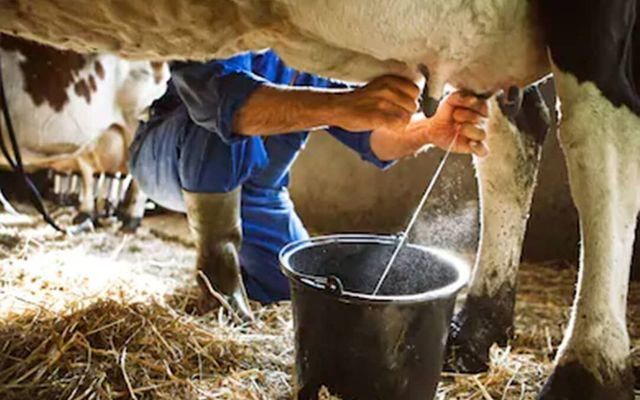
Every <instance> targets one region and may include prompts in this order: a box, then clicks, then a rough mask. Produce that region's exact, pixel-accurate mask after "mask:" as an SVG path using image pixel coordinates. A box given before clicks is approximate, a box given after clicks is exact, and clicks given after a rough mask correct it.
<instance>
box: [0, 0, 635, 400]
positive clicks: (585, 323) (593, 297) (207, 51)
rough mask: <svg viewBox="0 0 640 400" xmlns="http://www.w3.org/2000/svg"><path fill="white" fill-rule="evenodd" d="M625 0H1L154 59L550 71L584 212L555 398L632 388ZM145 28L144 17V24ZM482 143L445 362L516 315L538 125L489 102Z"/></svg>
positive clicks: (52, 37) (464, 361)
mask: <svg viewBox="0 0 640 400" xmlns="http://www.w3.org/2000/svg"><path fill="white" fill-rule="evenodd" d="M638 4H639V3H638V1H633V0H609V1H602V0H563V1H557V0H396V1H389V0H367V1H362V0H324V1H304V0H186V1H181V2H176V1H171V0H160V1H155V2H154V3H153V7H150V6H149V5H148V3H147V2H135V1H133V2H132V1H127V0H109V1H89V0H0V10H2V12H0V31H4V32H7V33H11V34H14V35H22V36H25V37H29V38H34V39H38V40H41V41H44V42H48V43H52V44H57V45H60V46H64V47H70V48H75V49H79V50H95V49H101V50H109V51H117V52H120V53H121V54H124V55H128V56H138V57H153V58H158V59H168V58H171V59H175V58H192V59H195V58H197V59H204V58H210V57H224V56H228V55H231V54H233V53H236V52H239V51H243V50H249V49H261V48H266V47H271V48H274V49H275V50H276V51H277V52H278V53H279V54H280V55H281V56H282V58H283V59H284V60H285V61H286V62H287V63H289V64H290V65H292V66H293V67H296V68H299V69H303V70H307V71H309V72H315V73H320V74H323V75H328V76H332V77H336V78H342V79H351V80H357V81H366V80H369V79H371V78H373V77H375V76H377V75H381V74H385V73H396V74H404V75H407V76H412V77H415V76H417V75H418V68H417V66H418V65H420V64H422V65H424V66H425V67H426V68H423V70H428V72H429V74H428V75H429V78H428V80H427V82H426V84H427V93H428V95H429V96H430V97H431V98H438V97H440V95H441V94H442V92H443V87H444V85H445V83H450V84H452V85H453V86H455V87H458V88H461V89H466V90H469V91H472V92H475V93H493V92H496V91H498V90H501V89H507V88H508V87H510V86H520V87H523V86H526V85H528V84H530V83H532V82H534V81H536V80H538V79H540V78H542V77H544V76H545V75H548V74H550V73H553V74H554V78H555V82H556V89H557V93H558V96H559V100H560V104H561V112H562V122H561V125H560V133H559V139H560V142H561V145H562V147H563V150H564V152H565V156H566V159H567V165H568V170H569V176H570V184H571V190H572V195H573V198H574V201H575V204H576V206H577V208H578V211H579V214H580V220H581V235H582V241H581V261H580V277H579V280H578V290H577V294H576V299H575V303H574V307H573V311H572V314H571V320H570V323H569V326H568V328H567V331H566V334H565V339H564V341H563V343H562V346H561V347H560V350H559V351H558V355H557V358H556V361H555V363H556V365H555V369H554V372H553V374H552V376H551V377H550V378H549V380H548V382H547V385H546V386H545V388H544V389H543V391H542V393H541V398H543V399H545V400H551V399H576V400H578V399H626V400H629V399H632V398H633V383H632V382H633V377H632V373H631V365H630V349H629V335H628V331H627V327H626V315H625V311H626V298H627V281H628V277H629V265H630V258H631V249H632V243H633V239H634V229H633V228H634V226H635V224H636V217H637V214H638V210H640V190H638V187H639V186H638V182H640V159H639V157H638V154H640V134H638V131H640V93H639V91H638V89H637V87H636V83H637V82H639V81H640V58H639V54H638V52H637V49H638V48H640V21H638V20H637V10H638ZM141 27H144V28H141ZM493 113H494V115H493V116H492V123H491V127H492V129H493V130H494V132H492V133H493V134H490V143H489V145H490V147H491V151H492V153H491V155H490V156H489V157H487V158H486V159H484V160H481V161H478V162H477V163H476V166H477V169H478V178H479V181H480V192H481V204H482V232H481V243H480V251H479V256H478V260H477V263H476V268H475V272H474V275H473V279H472V282H471V287H470V296H469V298H468V299H467V301H466V304H465V306H464V308H463V310H462V311H461V312H460V314H459V315H458V317H457V318H456V321H455V324H454V330H453V335H452V338H451V344H452V346H453V348H454V349H456V350H457V351H455V352H454V353H453V354H454V355H453V358H454V359H453V360H452V364H453V365H457V366H459V367H461V368H462V369H464V370H470V369H475V368H476V367H477V365H479V364H483V363H484V359H486V354H487V352H488V345H489V344H491V343H493V342H494V341H496V340H499V341H501V340H502V339H504V338H505V337H507V336H506V333H507V332H508V330H509V329H510V327H511V321H512V319H513V301H514V290H515V276H516V271H517V267H518V265H519V258H520V252H521V245H522V238H523V235H524V231H525V227H526V221H527V217H528V211H529V205H530V200H531V194H532V192H533V189H534V186H535V177H536V173H537V166H538V159H539V149H540V138H539V137H535V136H532V135H529V134H527V133H526V131H525V133H522V132H520V129H519V128H518V127H517V125H516V124H513V123H512V122H511V121H508V120H507V119H506V118H505V117H504V116H503V115H502V114H501V113H500V112H499V111H498V107H493Z"/></svg>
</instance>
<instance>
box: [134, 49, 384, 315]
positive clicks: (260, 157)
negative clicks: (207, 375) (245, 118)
mask: <svg viewBox="0 0 640 400" xmlns="http://www.w3.org/2000/svg"><path fill="white" fill-rule="evenodd" d="M266 82H270V83H275V84H285V85H295V86H312V87H317V88H327V87H331V88H339V87H342V88H343V87H345V85H344V84H342V83H338V82H334V81H331V80H328V79H324V78H320V77H317V76H314V75H311V74H307V73H303V72H298V71H296V70H293V69H291V68H289V67H287V66H286V65H284V63H283V62H282V61H281V60H280V59H279V58H278V57H277V55H276V54H275V53H274V52H272V51H266V52H262V53H244V54H241V55H238V56H236V57H233V58H230V59H227V60H216V61H211V62H208V63H177V64H174V65H173V66H172V79H171V82H170V84H169V89H168V91H167V93H166V94H165V95H164V96H163V97H162V98H161V99H159V100H158V101H156V102H155V103H154V104H153V106H152V116H151V118H150V119H149V121H148V122H146V123H142V124H141V125H140V127H139V129H138V132H137V133H136V137H135V139H134V142H133V144H132V145H131V150H130V161H129V163H130V171H131V173H132V174H133V176H134V177H135V178H136V179H137V180H138V182H139V184H140V186H141V188H142V190H143V192H144V193H145V194H147V195H148V196H149V197H150V198H151V199H152V200H153V201H155V202H157V203H158V204H160V205H162V206H163V207H166V208H169V209H172V210H175V211H180V212H184V211H185V206H184V201H183V199H182V189H185V190H187V191H190V192H200V193H226V192H229V191H232V190H234V189H236V188H237V187H238V186H242V204H241V217H242V230H243V243H242V247H241V250H240V262H241V266H242V273H243V279H244V282H245V286H246V289H247V293H248V295H249V297H250V298H252V299H254V300H258V301H260V302H263V303H268V302H272V301H279V300H283V299H288V298H289V287H288V282H287V280H286V278H285V277H284V275H282V273H281V272H280V270H279V266H278V253H279V251H280V249H281V248H282V247H283V246H284V245H285V244H287V243H289V242H291V241H294V240H298V239H304V238H307V237H308V233H307V231H306V229H305V228H304V226H303V224H302V222H301V221H300V219H299V218H298V216H297V215H296V213H295V210H294V206H293V203H292V202H291V199H290V197H289V192H288V190H287V186H288V184H289V169H290V167H291V165H292V164H293V162H294V160H295V159H296V157H297V155H298V153H299V152H300V149H301V148H302V147H303V146H304V144H305V142H306V141H307V137H308V132H299V133H290V134H283V135H273V136H268V137H264V138H263V137H259V136H243V135H238V134H236V133H234V132H232V129H231V125H232V121H233V116H234V114H235V112H236V111H237V110H238V109H239V108H240V107H242V105H243V104H244V102H245V101H246V99H247V98H248V96H249V95H250V94H251V93H252V92H253V91H254V90H255V89H257V88H258V87H260V86H261V85H263V84H265V83H266ZM327 130H328V132H329V133H330V134H331V135H332V136H334V137H335V138H336V139H338V140H339V141H340V142H342V143H344V144H345V145H347V146H348V147H350V148H352V149H353V150H355V151H357V152H358V153H360V155H361V157H362V158H363V159H364V160H367V161H369V162H372V163H373V164H375V165H376V166H378V167H380V168H385V167H386V166H388V165H389V164H390V163H388V162H383V161H380V160H379V159H378V158H376V156H375V155H374V154H373V152H372V151H371V147H370V145H369V137H370V134H371V133H370V132H358V133H353V132H347V131H344V130H342V129H340V128H337V127H329V128H328V129H327Z"/></svg>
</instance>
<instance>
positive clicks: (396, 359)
mask: <svg viewBox="0 0 640 400" xmlns="http://www.w3.org/2000/svg"><path fill="white" fill-rule="evenodd" d="M396 244H397V237H394V236H376V235H334V236H324V237H317V238H313V239H310V240H303V241H299V242H295V243H291V244H289V245H287V246H285V247H284V248H283V249H282V252H281V253H280V262H281V266H282V270H283V272H284V273H285V275H287V277H288V278H289V281H290V283H291V300H292V306H293V320H294V327H295V346H296V375H297V376H296V378H297V381H296V385H297V396H298V399H300V400H310V399H314V400H315V399H316V398H317V394H318V391H319V389H320V388H321V387H322V386H326V387H327V388H328V389H329V391H330V392H331V393H332V394H334V395H337V396H341V397H342V398H343V399H344V400H377V399H379V400H414V399H416V400H417V399H419V400H429V399H432V398H433V397H434V395H435V391H436V387H437V385H438V381H439V379H440V372H441V369H442V361H443V360H442V359H443V353H444V346H445V342H446V338H447V332H448V329H449V321H450V320H451V317H452V314H453V307H454V304H455V299H456V295H457V293H458V291H459V290H460V289H461V288H462V287H463V286H464V285H465V284H466V283H467V280H468V279H469V269H468V267H467V266H466V264H465V263H464V262H461V261H460V260H458V259H456V258H455V257H452V256H451V255H449V254H447V253H445V252H443V251H441V250H437V249H432V248H427V247H423V246H417V245H406V246H405V247H404V248H403V249H402V251H401V252H400V254H399V256H398V259H397V260H396V262H395V264H394V266H393V267H392V269H391V271H390V272H389V275H388V277H387V279H386V280H385V282H384V284H383V285H382V287H381V289H380V292H379V294H378V295H376V296H372V295H371V293H372V292H373V290H374V288H375V286H376V283H377V281H378V279H379V278H380V276H381V275H382V271H383V270H384V267H385V265H386V264H387V261H388V260H389V258H390V257H391V253H392V252H393V249H394V248H395V245H396Z"/></svg>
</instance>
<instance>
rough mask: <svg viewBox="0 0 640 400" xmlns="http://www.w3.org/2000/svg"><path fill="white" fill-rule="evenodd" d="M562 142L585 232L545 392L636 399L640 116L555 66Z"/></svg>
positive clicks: (549, 397) (586, 398) (548, 397)
mask: <svg viewBox="0 0 640 400" xmlns="http://www.w3.org/2000/svg"><path fill="white" fill-rule="evenodd" d="M554 74H555V76H556V87H557V90H558V95H559V97H560V101H561V104H562V123H561V125H560V133H559V138H560V143H561V145H562V148H563V151H564V153H565V157H566V159H567V166H568V171H569V181H570V184H571V193H572V196H573V200H574V203H575V205H576V208H577V209H578V213H579V215H580V227H581V236H582V245H581V254H580V255H581V256H580V273H579V278H578V289H577V292H576V297H575V301H574V305H573V310H572V313H571V319H570V321H569V325H568V328H567V331H566V332H565V337H564V341H563V343H562V345H561V347H560V349H559V352H558V355H557V358H556V366H555V369H554V372H553V374H552V375H551V377H550V378H549V380H548V381H547V384H546V385H545V387H544V389H543V391H542V393H541V396H540V398H541V399H545V400H554V399H572V400H573V399H576V400H578V399H580V400H591V399H602V400H604V399H629V400H631V399H633V375H632V369H631V365H630V351H629V335H628V333H627V326H626V315H625V313H626V302H627V289H628V280H629V269H630V263H631V252H632V247H633V239H634V231H635V225H636V217H637V213H638V209H639V206H640V202H639V196H638V193H639V190H638V183H639V182H640V180H639V178H640V175H639V171H640V168H639V167H640V158H638V155H639V154H640V118H638V116H637V115H636V114H634V113H633V112H631V111H630V110H629V109H628V108H627V107H626V106H618V107H615V106H614V105H613V104H612V103H611V102H610V101H609V100H607V98H605V97H604V96H603V94H602V92H601V91H600V89H598V88H597V87H596V85H595V84H594V83H592V82H589V81H586V82H582V83H579V82H578V80H577V79H576V78H575V76H574V75H572V74H570V73H565V72H563V71H561V70H559V69H558V68H554Z"/></svg>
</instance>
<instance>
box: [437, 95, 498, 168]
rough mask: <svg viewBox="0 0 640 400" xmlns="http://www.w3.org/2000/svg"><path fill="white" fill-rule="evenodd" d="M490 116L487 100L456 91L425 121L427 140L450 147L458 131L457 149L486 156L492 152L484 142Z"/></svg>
mask: <svg viewBox="0 0 640 400" xmlns="http://www.w3.org/2000/svg"><path fill="white" fill-rule="evenodd" d="M488 116H489V106H488V103H487V101H486V100H483V99H480V98H478V97H476V96H473V95H472V94H464V93H463V92H454V93H452V94H451V95H449V96H447V97H446V98H445V99H444V100H443V101H442V102H441V103H440V106H439V107H438V110H437V111H436V114H435V115H434V116H433V117H432V118H430V119H428V120H425V125H426V126H425V128H426V129H425V131H424V134H425V141H426V142H428V143H431V144H433V145H435V146H438V147H440V148H441V149H445V150H446V149H448V148H449V145H450V144H451V141H452V140H453V138H454V137H455V136H456V134H457V135H458V138H457V139H456V143H455V144H454V146H453V148H452V151H453V152H456V153H473V154H475V155H477V156H480V157H484V156H486V155H487V154H488V152H489V151H488V149H487V146H486V145H485V144H484V141H485V140H486V138H487V134H486V132H485V129H486V123H487V118H488Z"/></svg>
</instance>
